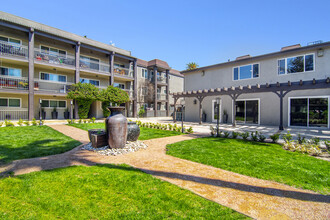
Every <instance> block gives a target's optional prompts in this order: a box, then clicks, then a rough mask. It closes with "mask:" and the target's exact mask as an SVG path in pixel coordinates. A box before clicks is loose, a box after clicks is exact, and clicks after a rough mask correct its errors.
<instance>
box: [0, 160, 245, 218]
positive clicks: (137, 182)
mask: <svg viewBox="0 0 330 220" xmlns="http://www.w3.org/2000/svg"><path fill="white" fill-rule="evenodd" d="M167 218H171V219H183V218H185V219H247V217H246V216H244V215H242V214H240V213H237V212H235V211H233V210H231V209H229V208H226V207H223V206H220V205H219V204H217V203H214V202H211V201H209V200H206V199H204V198H202V197H199V196H197V195H195V194H193V193H192V192H190V191H188V190H184V189H181V188H179V187H177V186H175V185H173V184H170V183H167V182H164V181H161V180H159V179H156V178H154V177H152V176H151V175H149V174H146V173H143V172H141V171H139V170H136V169H133V168H131V167H129V166H126V165H120V166H115V165H98V166H92V167H83V166H75V167H68V168H61V169H55V170H50V171H41V172H34V173H30V174H25V175H20V176H17V177H9V178H3V179H0V219H167Z"/></svg>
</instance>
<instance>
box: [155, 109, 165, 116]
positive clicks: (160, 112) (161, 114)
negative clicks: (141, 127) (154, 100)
mask: <svg viewBox="0 0 330 220" xmlns="http://www.w3.org/2000/svg"><path fill="white" fill-rule="evenodd" d="M166 116H167V111H166V110H157V117H166Z"/></svg>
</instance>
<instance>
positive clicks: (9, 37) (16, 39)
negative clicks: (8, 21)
mask: <svg viewBox="0 0 330 220" xmlns="http://www.w3.org/2000/svg"><path fill="white" fill-rule="evenodd" d="M0 37H5V38H7V39H8V40H7V43H12V42H9V39H13V40H18V41H19V42H20V44H19V45H20V46H22V40H21V39H18V38H13V37H8V36H6V35H0Z"/></svg>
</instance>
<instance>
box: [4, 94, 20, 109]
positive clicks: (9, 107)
mask: <svg viewBox="0 0 330 220" xmlns="http://www.w3.org/2000/svg"><path fill="white" fill-rule="evenodd" d="M0 99H7V106H0V108H22V98H15V97H0ZM9 99H18V100H19V107H12V106H9Z"/></svg>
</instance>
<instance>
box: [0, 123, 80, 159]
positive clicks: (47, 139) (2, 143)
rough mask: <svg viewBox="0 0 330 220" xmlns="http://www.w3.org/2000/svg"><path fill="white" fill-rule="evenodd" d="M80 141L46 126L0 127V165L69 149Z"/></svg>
mask: <svg viewBox="0 0 330 220" xmlns="http://www.w3.org/2000/svg"><path fill="white" fill-rule="evenodd" d="M78 145H80V142H78V141H75V140H73V139H72V138H69V137H67V136H65V135H63V134H62V133H60V132H58V131H55V130H54V129H52V128H50V127H48V126H29V127H2V128H0V165H1V164H4V163H8V162H10V161H13V160H18V159H25V158H32V157H41V156H47V155H52V154H59V153H63V152H66V151H69V150H71V149H73V148H75V147H76V146H78Z"/></svg>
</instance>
